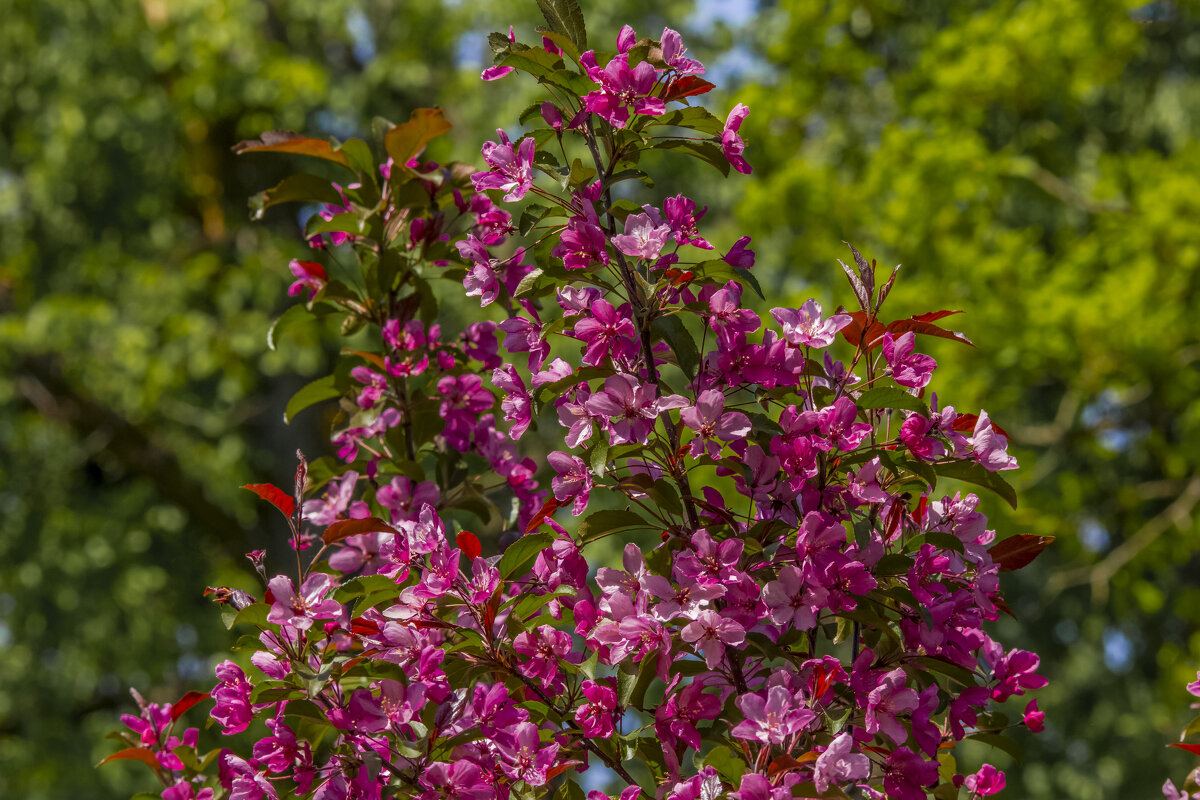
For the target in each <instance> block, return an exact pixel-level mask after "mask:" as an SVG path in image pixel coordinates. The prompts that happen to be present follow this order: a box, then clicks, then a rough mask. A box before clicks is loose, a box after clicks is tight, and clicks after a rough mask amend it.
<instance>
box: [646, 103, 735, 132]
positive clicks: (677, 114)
mask: <svg viewBox="0 0 1200 800" xmlns="http://www.w3.org/2000/svg"><path fill="white" fill-rule="evenodd" d="M654 125H674V126H675V127H677V128H689V129H691V130H694V131H699V132H700V133H707V134H709V135H711V136H720V135H721V133H722V132H723V131H724V130H725V122H724V121H723V120H722V119H721V118H720V117H717V116H714V115H713V114H712V112H710V111H709V110H708V109H707V108H704V107H703V106H690V107H688V108H677V109H675V110H674V111H668V112H667V113H666V114H659V115H658V116H656V117H648V118H647V121H646V124H645V125H644V126H643V127H646V128H649V127H651V126H654Z"/></svg>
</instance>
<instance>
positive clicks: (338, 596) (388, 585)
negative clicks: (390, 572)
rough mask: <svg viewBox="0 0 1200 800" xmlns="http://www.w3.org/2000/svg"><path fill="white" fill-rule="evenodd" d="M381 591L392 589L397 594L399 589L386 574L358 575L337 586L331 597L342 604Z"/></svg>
mask: <svg viewBox="0 0 1200 800" xmlns="http://www.w3.org/2000/svg"><path fill="white" fill-rule="evenodd" d="M381 591H393V592H395V593H397V594H399V592H400V589H399V587H398V586H396V582H395V581H394V580H392V579H391V578H389V577H388V576H386V575H360V576H359V577H357V578H351V579H350V580H348V581H346V582H345V583H343V584H342V585H341V586H339V587H338V589H337V591H335V592H334V593H333V599H334V600H337V601H338V602H339V603H342V604H343V605H344V604H346V603H348V602H350V601H351V600H353V599H354V598H356V597H362V596H364V595H369V594H374V593H375V592H381Z"/></svg>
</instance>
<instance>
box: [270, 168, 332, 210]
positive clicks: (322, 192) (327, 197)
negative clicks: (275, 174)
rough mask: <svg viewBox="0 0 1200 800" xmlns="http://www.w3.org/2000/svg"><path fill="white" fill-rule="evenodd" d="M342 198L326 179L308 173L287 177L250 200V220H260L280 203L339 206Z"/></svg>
mask: <svg viewBox="0 0 1200 800" xmlns="http://www.w3.org/2000/svg"><path fill="white" fill-rule="evenodd" d="M341 202H342V198H341V196H340V195H339V194H338V193H337V190H336V189H334V188H333V184H332V183H331V182H330V181H329V179H328V178H321V177H318V176H316V175H312V174H310V173H308V172H300V173H297V174H295V175H289V176H288V177H286V178H284V179H283V180H282V181H280V182H279V183H277V184H276V185H275V186H274V187H272V188H270V189H266V190H264V191H261V192H259V193H258V194H256V195H253V196H252V197H251V198H250V211H251V214H250V216H251V218H252V219H262V216H263V212H264V211H266V210H267V209H268V208H270V207H271V206H275V205H279V204H280V203H334V204H337V205H341Z"/></svg>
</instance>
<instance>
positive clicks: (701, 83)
mask: <svg viewBox="0 0 1200 800" xmlns="http://www.w3.org/2000/svg"><path fill="white" fill-rule="evenodd" d="M713 88H714V84H711V83H709V82H708V81H706V80H704V79H703V78H697V77H696V76H695V75H684V76H683V77H682V78H679V79H678V80H675V81H672V82H671V85H670V86H669V87H667V93H666V94H664V95H663V100H664V101H666V102H668V103H669V102H671V101H672V100H679V99H680V98H683V97H694V96H695V95H698V94H706V93H708V92H711V91H712V90H713Z"/></svg>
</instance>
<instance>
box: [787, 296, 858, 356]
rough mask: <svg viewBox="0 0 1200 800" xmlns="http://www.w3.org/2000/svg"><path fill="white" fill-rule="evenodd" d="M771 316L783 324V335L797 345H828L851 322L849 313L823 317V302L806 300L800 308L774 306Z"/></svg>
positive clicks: (789, 342)
mask: <svg viewBox="0 0 1200 800" xmlns="http://www.w3.org/2000/svg"><path fill="white" fill-rule="evenodd" d="M771 316H772V317H774V318H775V321H776V322H778V323H779V324H780V325H781V326H783V337H784V338H785V339H787V341H788V344H791V345H794V346H795V347H828V346H829V345H831V344H833V340H834V339H835V338H837V333H838V331H840V330H841V329H842V328H844V327H846V326H847V325H849V324H850V322H851V319H850V315H849V314H834V315H833V316H832V317H830V318H829V319H821V304H820V303H818V302H817V301H816V300H806V301H805V302H804V305H802V306H800V308H799V309H791V308H772V309H771Z"/></svg>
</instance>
